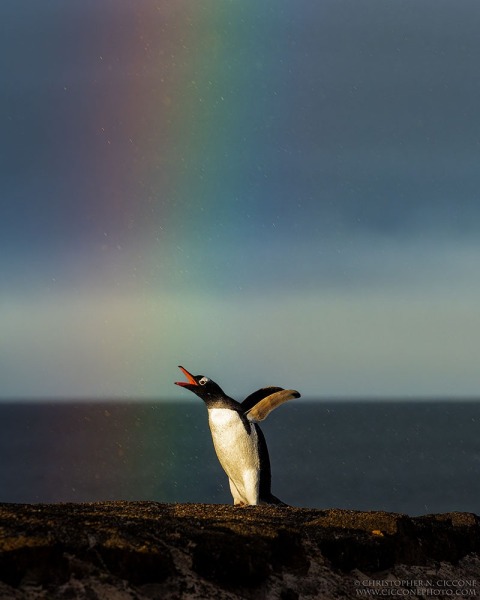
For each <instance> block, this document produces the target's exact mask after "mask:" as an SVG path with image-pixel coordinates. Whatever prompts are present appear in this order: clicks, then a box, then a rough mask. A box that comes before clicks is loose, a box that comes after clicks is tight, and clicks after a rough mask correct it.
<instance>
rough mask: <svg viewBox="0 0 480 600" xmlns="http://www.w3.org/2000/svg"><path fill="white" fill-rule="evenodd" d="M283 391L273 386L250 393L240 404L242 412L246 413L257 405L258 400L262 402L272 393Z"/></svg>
mask: <svg viewBox="0 0 480 600" xmlns="http://www.w3.org/2000/svg"><path fill="white" fill-rule="evenodd" d="M281 390H283V388H281V387H277V386H275V385H269V386H267V387H263V388H260V389H259V390H257V391H256V392H252V393H251V394H250V396H247V397H246V398H245V400H244V401H243V402H242V409H243V412H244V413H246V412H248V411H249V410H250V409H251V408H253V407H254V406H255V404H258V403H259V402H260V400H263V399H264V398H266V397H267V396H270V395H271V394H273V393H274V392H280V391H281Z"/></svg>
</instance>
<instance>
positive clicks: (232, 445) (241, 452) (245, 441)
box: [208, 408, 259, 470]
mask: <svg viewBox="0 0 480 600" xmlns="http://www.w3.org/2000/svg"><path fill="white" fill-rule="evenodd" d="M208 421H209V425H210V431H211V432H212V438H213V443H214V446H215V450H216V452H217V456H218V458H219V460H220V462H221V463H222V466H223V468H224V469H225V470H229V466H230V468H231V467H232V466H233V465H234V464H236V465H242V466H246V465H247V464H248V465H249V466H250V467H257V466H258V462H259V459H258V437H257V432H256V431H255V428H254V427H253V426H252V425H251V424H250V423H249V424H248V426H249V427H250V432H248V431H247V430H246V429H245V425H244V424H243V421H242V419H241V418H240V416H239V414H238V413H237V412H235V411H234V410H230V409H228V408H211V409H210V410H209V411H208Z"/></svg>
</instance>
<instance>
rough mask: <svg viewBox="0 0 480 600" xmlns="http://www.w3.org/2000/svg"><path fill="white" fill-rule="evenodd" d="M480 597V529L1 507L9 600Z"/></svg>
mask: <svg viewBox="0 0 480 600" xmlns="http://www.w3.org/2000/svg"><path fill="white" fill-rule="evenodd" d="M375 595H379V596H383V597H388V596H391V597H393V598H395V597H403V598H405V597H437V598H441V597H449V596H450V597H469V598H474V597H477V596H478V597H480V519H479V517H477V516H476V515H473V514H468V513H448V514H441V515H428V516H423V517H416V518H411V517H407V516H405V515H400V514H392V513H384V512H357V511H349V510H315V509H302V508H279V507H271V506H258V507H247V508H233V507H232V506H226V505H216V504H215V505H212V504H210V505H208V504H158V503H154V502H105V503H92V504H55V505H41V504H38V505H23V504H22V505H20V504H0V599H1V600H4V599H5V600H26V599H28V600H30V599H31V600H39V599H45V600H51V599H52V600H53V599H57V598H58V599H75V598H86V599H89V600H95V599H102V600H131V599H135V600H147V599H158V600H160V599H162V600H163V599H166V600H170V599H171V600H174V599H182V600H183V599H190V598H191V599H196V598H202V599H210V598H214V599H216V600H234V599H238V598H242V599H246V600H249V599H252V600H253V599H255V600H257V599H260V600H262V599H265V600H267V599H279V600H296V599H300V598H302V599H314V598H315V599H317V598H320V599H326V600H328V599H337V598H348V599H353V598H358V597H369V596H375Z"/></svg>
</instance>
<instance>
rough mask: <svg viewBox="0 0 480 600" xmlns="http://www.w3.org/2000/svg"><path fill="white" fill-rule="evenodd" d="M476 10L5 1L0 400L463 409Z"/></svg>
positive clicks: (352, 4)
mask: <svg viewBox="0 0 480 600" xmlns="http://www.w3.org/2000/svg"><path fill="white" fill-rule="evenodd" d="M479 30H480V7H479V5H478V2H477V0H462V2H458V0H423V1H422V2H418V0H402V1H401V2H394V1H392V2H386V1H385V0H363V1H362V2H359V1H358V0H322V2H309V1H307V0H298V1H296V2H286V1H285V0H275V1H274V0H265V1H264V2H261V3H258V2H255V1H253V0H242V1H241V2H240V1H235V0H223V1H222V2H220V1H218V0H215V1H214V0H201V1H199V0H176V1H175V2H171V1H170V2H168V1H164V0H140V1H138V2H129V1H126V0H115V1H114V0H95V1H93V0H81V1H80V0H70V1H69V2H64V1H63V0H44V1H42V2H38V1H37V0H21V1H19V0H3V1H2V3H1V5H0V50H1V51H0V62H1V73H2V92H1V94H0V102H1V108H2V110H1V113H0V114H1V116H0V122H1V126H0V127H1V129H0V131H1V139H2V144H1V146H0V173H1V192H2V196H1V209H2V218H1V219H0V245H1V248H0V249H1V252H0V281H1V284H0V339H1V344H0V382H1V383H0V398H1V399H22V398H38V399H49V398H55V399H69V398H75V399H82V398H116V399H119V398H125V399H132V400H136V399H147V398H148V399H153V398H155V399H157V398H158V399H180V398H184V397H185V394H186V392H185V390H182V389H180V388H177V387H176V386H174V385H173V382H174V381H175V380H178V379H180V378H181V377H182V375H181V373H180V372H179V371H178V369H177V365H180V364H181V365H184V366H185V367H186V368H187V369H188V370H190V371H192V372H193V373H200V374H204V375H207V376H209V377H211V378H212V379H214V380H215V381H217V382H218V383H219V384H220V385H221V386H222V387H223V388H224V389H225V391H227V393H229V394H230V395H232V396H234V397H236V398H238V399H241V398H242V397H244V396H246V395H247V394H248V393H250V392H251V391H252V390H254V389H256V388H258V387H261V386H263V385H267V384H274V385H280V386H282V387H289V388H295V389H298V390H299V391H300V392H301V393H302V396H303V397H305V398H328V399H332V398H346V397H362V398H365V397H367V398H370V397H374V398H393V397H395V398H408V399H411V398H417V397H425V398H439V397H477V396H478V390H479V384H480V371H479V369H478V355H479V350H480V311H479V306H480V277H479V275H480V235H479V233H480V119H479V117H478V106H479V105H480V67H479V63H478V57H479V56H480V37H479V36H478V31H479Z"/></svg>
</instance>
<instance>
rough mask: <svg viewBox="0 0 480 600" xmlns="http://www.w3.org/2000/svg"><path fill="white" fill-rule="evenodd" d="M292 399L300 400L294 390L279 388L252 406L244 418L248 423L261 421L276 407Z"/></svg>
mask: <svg viewBox="0 0 480 600" xmlns="http://www.w3.org/2000/svg"><path fill="white" fill-rule="evenodd" d="M264 389H265V388H264ZM267 389H268V388H267ZM270 389H271V388H270ZM259 391H260V390H259ZM252 395H253V394H252ZM293 398H300V394H299V393H298V392H297V391H296V390H283V389H281V388H280V390H279V391H277V392H274V393H273V394H270V395H268V396H266V397H265V398H263V400H260V401H259V402H258V403H257V404H255V406H252V408H250V409H249V410H247V411H246V412H245V416H246V417H247V419H248V420H249V421H253V422H254V423H256V422H257V421H263V420H264V419H266V418H267V417H268V415H269V414H270V413H271V412H272V410H274V409H275V408H277V406H280V404H283V403H284V402H287V400H292V399H293ZM242 406H243V404H242Z"/></svg>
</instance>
